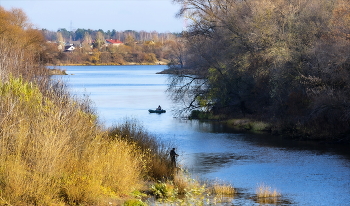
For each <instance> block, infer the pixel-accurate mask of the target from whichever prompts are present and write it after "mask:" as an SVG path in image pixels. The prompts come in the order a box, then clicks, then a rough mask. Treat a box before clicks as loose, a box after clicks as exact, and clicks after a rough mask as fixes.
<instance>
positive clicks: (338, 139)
mask: <svg viewBox="0 0 350 206" xmlns="http://www.w3.org/2000/svg"><path fill="white" fill-rule="evenodd" d="M189 119H197V120H200V121H208V122H218V123H220V124H223V125H226V126H227V127H229V128H232V129H234V130H236V131H239V132H252V133H260V134H262V133H263V134H271V135H274V136H283V137H284V138H289V139H294V140H300V141H303V140H311V141H315V142H318V143H321V144H350V136H349V134H342V135H338V136H332V137H325V136H316V135H313V134H310V133H307V132H305V129H298V128H296V127H295V126H294V127H293V126H289V127H287V126H285V125H278V124H273V123H270V122H266V121H261V120H257V119H254V118H253V117H251V118H234V117H232V116H229V115H224V114H220V115H213V114H211V113H210V112H201V111H198V110H194V111H192V113H191V115H190V116H189Z"/></svg>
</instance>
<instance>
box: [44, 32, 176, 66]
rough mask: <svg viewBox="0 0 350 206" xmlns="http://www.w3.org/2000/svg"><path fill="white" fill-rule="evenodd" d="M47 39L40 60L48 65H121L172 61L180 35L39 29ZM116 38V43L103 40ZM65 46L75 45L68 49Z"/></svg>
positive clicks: (167, 62)
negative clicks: (118, 42)
mask: <svg viewBox="0 0 350 206" xmlns="http://www.w3.org/2000/svg"><path fill="white" fill-rule="evenodd" d="M42 33H43V34H44V36H45V38H46V40H47V41H48V43H47V45H46V51H45V52H44V53H43V55H42V61H43V62H45V63H47V64H51V65H62V64H84V65H98V64H104V65H124V64H169V63H170V64H172V62H174V59H175V58H176V57H174V52H173V51H174V48H175V47H177V45H178V36H179V34H172V33H157V32H145V31H140V32H136V31H131V30H130V31H122V32H117V31H116V30H112V31H110V30H108V31H107V32H104V31H103V30H91V29H77V30H75V31H67V30H66V29H59V30H58V31H57V32H53V31H48V30H42ZM110 39H113V40H119V41H121V42H122V44H120V45H118V46H116V45H111V44H106V40H110ZM67 46H74V49H73V50H70V51H69V52H68V51H67V50H65V47H67Z"/></svg>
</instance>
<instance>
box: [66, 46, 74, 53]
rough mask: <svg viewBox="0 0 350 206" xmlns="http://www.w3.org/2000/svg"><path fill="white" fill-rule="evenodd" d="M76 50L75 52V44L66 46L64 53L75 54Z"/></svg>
mask: <svg viewBox="0 0 350 206" xmlns="http://www.w3.org/2000/svg"><path fill="white" fill-rule="evenodd" d="M74 50H75V47H74V46H73V44H69V45H66V46H64V52H73V51H74Z"/></svg>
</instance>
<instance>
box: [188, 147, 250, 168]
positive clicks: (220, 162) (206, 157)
mask: <svg viewBox="0 0 350 206" xmlns="http://www.w3.org/2000/svg"><path fill="white" fill-rule="evenodd" d="M191 155H192V156H193V158H194V159H195V160H196V161H195V162H194V164H193V165H191V167H192V168H193V169H192V172H194V173H208V172H215V171H217V170H219V169H220V168H223V167H230V166H232V165H237V164H240V163H239V162H240V161H244V160H251V159H253V157H248V156H247V155H245V156H242V155H238V154H235V153H228V152H226V153H193V154H191Z"/></svg>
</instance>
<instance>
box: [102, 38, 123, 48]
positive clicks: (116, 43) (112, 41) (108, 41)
mask: <svg viewBox="0 0 350 206" xmlns="http://www.w3.org/2000/svg"><path fill="white" fill-rule="evenodd" d="M122 44H123V42H121V41H119V40H117V39H106V45H107V46H109V45H112V46H119V45H122Z"/></svg>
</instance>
